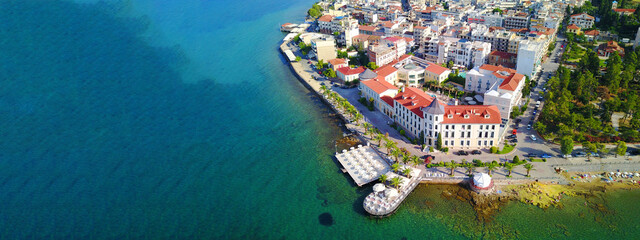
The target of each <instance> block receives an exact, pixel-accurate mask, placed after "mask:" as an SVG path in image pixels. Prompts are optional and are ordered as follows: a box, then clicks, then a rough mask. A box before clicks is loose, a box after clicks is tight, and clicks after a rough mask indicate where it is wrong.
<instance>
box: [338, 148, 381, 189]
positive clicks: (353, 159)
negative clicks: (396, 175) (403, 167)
mask: <svg viewBox="0 0 640 240" xmlns="http://www.w3.org/2000/svg"><path fill="white" fill-rule="evenodd" d="M336 159H338V162H340V164H341V165H342V167H344V169H346V171H347V173H349V175H350V176H351V178H353V181H354V182H355V183H356V184H357V185H358V186H362V185H365V184H367V183H370V182H373V181H375V180H377V179H378V178H380V175H382V174H383V173H386V172H388V171H389V170H390V169H391V168H390V167H389V164H387V161H385V160H384V159H383V158H382V157H381V156H380V155H378V153H377V152H376V151H374V150H373V149H372V148H371V147H369V146H362V145H359V146H358V147H357V148H353V147H352V148H351V149H350V150H348V151H347V150H346V149H345V150H343V151H342V153H337V154H336Z"/></svg>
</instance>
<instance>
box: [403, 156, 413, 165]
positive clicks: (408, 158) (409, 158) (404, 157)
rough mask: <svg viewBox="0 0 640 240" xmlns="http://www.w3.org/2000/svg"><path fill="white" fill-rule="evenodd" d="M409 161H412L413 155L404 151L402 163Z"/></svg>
mask: <svg viewBox="0 0 640 240" xmlns="http://www.w3.org/2000/svg"><path fill="white" fill-rule="evenodd" d="M409 161H411V155H409V154H406V153H403V154H402V163H404V164H407V163H408V162H409Z"/></svg>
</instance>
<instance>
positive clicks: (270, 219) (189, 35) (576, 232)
mask: <svg viewBox="0 0 640 240" xmlns="http://www.w3.org/2000/svg"><path fill="white" fill-rule="evenodd" d="M312 3H313V2H312V1H292V0H273V1H258V0H247V1H233V0H212V1H206V0H181V1H169V0H153V1H152V0H130V1H126V0H122V1H97V0H77V1H70V0H68V1H62V0H61V1H54V0H49V1H47V0H33V1H24V0H13V1H11V0H5V1H2V2H1V3H0V239H466V238H505V237H513V236H517V237H519V238H523V239H544V238H548V237H560V238H574V239H586V238H592V239H602V238H604V237H607V238H610V237H617V238H625V239H628V238H632V237H633V236H636V237H637V236H640V231H639V229H638V226H640V224H639V223H640V221H639V220H638V217H639V216H640V210H639V209H640V208H638V207H637V206H635V204H636V199H638V198H639V197H640V194H638V192H619V193H607V194H605V195H603V196H602V202H603V204H605V206H606V207H608V209H609V210H608V211H609V212H606V213H603V212H602V211H600V210H594V209H591V208H588V207H582V205H581V204H574V205H573V206H577V207H575V209H574V208H571V209H572V210H571V209H569V208H568V207H567V208H565V209H549V210H540V209H537V208H533V207H529V206H526V205H522V204H518V203H514V204H508V205H506V206H505V207H504V209H503V210H502V211H501V212H500V213H498V214H497V215H496V216H495V219H494V221H493V222H491V223H481V222H477V221H475V217H474V213H473V210H472V208H471V207H470V206H469V205H468V204H467V203H465V202H461V201H457V200H447V199H444V198H442V197H441V196H440V195H439V192H440V191H441V189H439V187H438V186H425V187H421V188H419V189H418V190H417V191H416V193H415V194H414V195H412V196H411V197H410V198H409V199H408V200H407V203H405V204H404V205H403V206H402V207H401V208H400V210H399V211H398V212H397V213H396V214H395V215H393V216H392V217H390V218H386V219H371V218H368V217H366V215H365V214H364V211H363V209H362V207H361V203H362V199H363V198H364V197H365V196H366V194H368V193H369V191H370V189H369V188H356V187H355V186H354V185H353V184H352V183H351V181H350V180H349V179H348V178H347V177H346V176H345V175H343V174H342V173H340V171H339V168H338V166H337V165H336V164H335V163H334V161H333V160H332V159H331V156H332V153H333V152H334V145H333V143H334V141H335V140H336V139H338V138H340V137H341V136H342V131H341V129H340V128H339V127H338V122H337V121H336V120H335V119H333V118H331V117H329V116H328V113H329V111H328V109H327V108H325V107H324V106H323V105H322V104H321V103H320V101H319V100H318V99H317V98H316V97H315V96H314V95H313V94H311V93H310V92H309V91H308V90H307V89H305V88H304V87H303V86H302V85H301V84H300V83H299V82H298V81H297V80H296V79H295V78H294V77H293V75H292V74H291V72H290V70H289V68H288V67H287V66H286V65H285V64H284V63H285V62H284V59H283V57H282V56H281V55H280V54H279V53H278V51H277V46H278V44H279V41H280V40H281V39H282V37H283V34H282V33H280V32H279V30H278V29H279V26H280V24H282V23H285V22H300V21H302V20H303V17H304V13H305V11H306V9H307V8H308V7H309V6H310V5H311V4H312ZM573 201H575V202H578V203H579V202H580V201H583V200H582V199H579V198H576V199H573ZM599 214H600V215H599ZM329 215H330V216H331V218H332V220H333V221H326V220H327V218H326V216H329ZM320 216H323V217H320ZM321 220H322V221H321ZM322 223H324V224H322ZM496 229H500V231H497V230H496ZM557 229H561V230H557ZM541 232H542V233H541ZM547 232H548V234H547ZM514 234H515V235H514Z"/></svg>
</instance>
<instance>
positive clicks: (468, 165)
mask: <svg viewBox="0 0 640 240" xmlns="http://www.w3.org/2000/svg"><path fill="white" fill-rule="evenodd" d="M462 167H464V168H465V169H467V175H469V176H471V174H473V170H475V169H476V166H475V165H474V164H473V163H464V164H463V165H462Z"/></svg>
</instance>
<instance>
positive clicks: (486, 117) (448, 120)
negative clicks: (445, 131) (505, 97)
mask: <svg viewBox="0 0 640 240" xmlns="http://www.w3.org/2000/svg"><path fill="white" fill-rule="evenodd" d="M444 111H445V114H444V119H443V120H442V123H443V124H465V123H469V124H474V123H476V124H477V123H480V124H500V123H502V120H501V119H500V111H498V107H496V106H494V105H491V106H487V105H458V106H448V105H447V106H445V107H444ZM465 116H467V117H466V118H465Z"/></svg>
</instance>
